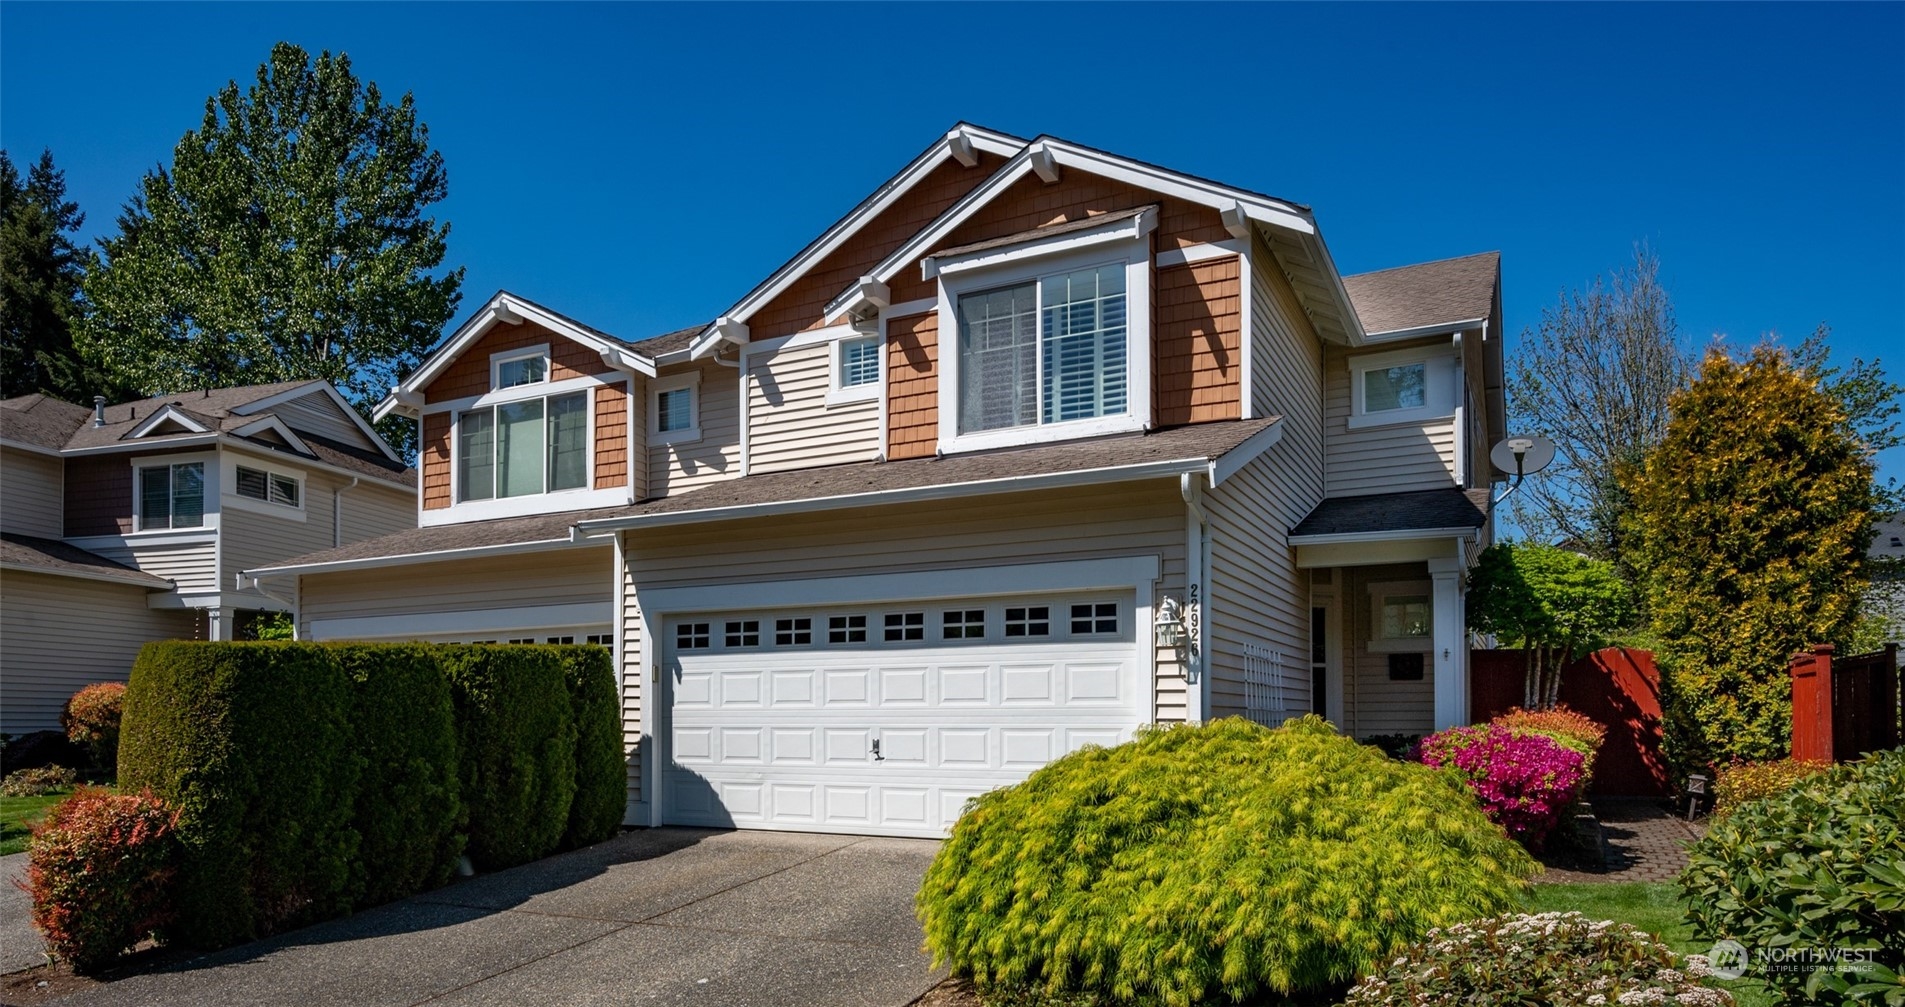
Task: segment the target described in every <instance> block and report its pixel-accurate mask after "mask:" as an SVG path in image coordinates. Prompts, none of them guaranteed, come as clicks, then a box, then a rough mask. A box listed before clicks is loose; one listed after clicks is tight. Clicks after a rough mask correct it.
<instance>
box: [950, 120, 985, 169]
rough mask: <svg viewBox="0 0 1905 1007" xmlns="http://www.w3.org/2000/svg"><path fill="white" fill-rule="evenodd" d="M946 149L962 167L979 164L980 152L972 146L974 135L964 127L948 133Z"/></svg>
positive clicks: (971, 166) (973, 166) (972, 166)
mask: <svg viewBox="0 0 1905 1007" xmlns="http://www.w3.org/2000/svg"><path fill="white" fill-rule="evenodd" d="M946 150H947V151H948V152H949V153H951V154H952V156H953V160H955V161H958V162H959V166H960V167H962V168H975V167H978V165H979V152H978V151H977V150H974V149H973V147H972V137H970V136H967V135H966V131H965V130H964V129H955V130H953V131H952V132H950V133H947V134H946Z"/></svg>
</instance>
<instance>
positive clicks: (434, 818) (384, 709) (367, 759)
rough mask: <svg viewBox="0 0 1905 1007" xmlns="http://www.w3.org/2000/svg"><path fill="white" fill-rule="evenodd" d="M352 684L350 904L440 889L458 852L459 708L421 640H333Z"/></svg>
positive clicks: (333, 648) (460, 847)
mask: <svg viewBox="0 0 1905 1007" xmlns="http://www.w3.org/2000/svg"><path fill="white" fill-rule="evenodd" d="M329 649H330V651H331V653H332V654H333V655H334V656H335V657H336V659H337V661H338V662H339V663H340V664H341V665H342V666H343V668H344V672H345V674H347V675H348V676H349V677H350V680H351V685H352V687H353V696H352V706H351V729H352V738H353V741H354V745H355V748H356V750H357V753H358V754H359V755H360V756H361V757H362V759H363V762H364V774H363V778H362V783H361V785H360V786H359V787H358V788H357V801H356V804H355V812H354V813H353V815H352V817H351V823H352V825H353V827H355V828H356V830H357V833H358V836H359V843H358V851H357V859H356V861H355V863H354V864H353V865H352V872H351V875H352V876H351V891H352V901H353V902H354V903H355V904H356V905H359V906H372V905H378V904H381V903H384V902H389V901H391V900H393V899H400V898H403V897H405V896H407V895H412V894H415V893H416V892H420V891H425V890H427V889H431V888H435V887H438V886H439V885H442V884H443V883H445V882H447V881H448V880H449V879H450V875H451V872H452V871H454V870H455V869H456V858H457V857H458V855H460V854H461V853H462V852H463V834H462V827H463V801H462V796H461V794H460V792H459V789H460V786H461V784H460V783H459V781H458V768H459V763H458V752H457V742H456V710H455V706H454V705H453V703H452V702H451V700H450V682H449V679H448V678H446V677H445V676H444V674H443V669H442V667H441V666H439V664H438V663H437V653H436V649H435V648H433V647H431V646H430V645H428V644H334V645H331V646H330V648H329Z"/></svg>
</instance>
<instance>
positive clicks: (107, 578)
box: [0, 561, 178, 591]
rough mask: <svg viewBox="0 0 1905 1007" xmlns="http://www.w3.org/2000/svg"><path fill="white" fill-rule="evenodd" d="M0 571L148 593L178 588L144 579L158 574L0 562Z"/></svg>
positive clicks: (162, 578) (167, 583)
mask: <svg viewBox="0 0 1905 1007" xmlns="http://www.w3.org/2000/svg"><path fill="white" fill-rule="evenodd" d="M0 570H10V571H13V572H15V573H39V574H45V575H46V576H48V577H67V578H71V579H73V580H95V581H99V582H101V583H104V584H123V585H125V586H127V587H142V588H145V589H146V590H148V591H169V590H171V589H172V588H174V587H177V586H178V585H176V584H174V583H173V582H172V581H169V580H165V578H164V577H159V579H160V580H163V581H165V583H163V584H154V583H152V582H151V581H150V580H147V579H145V578H147V577H158V574H150V573H141V572H140V571H138V570H127V571H126V572H125V573H124V574H118V573H114V572H112V571H111V570H99V571H93V570H73V569H68V568H65V567H61V568H58V569H55V568H52V567H44V566H34V565H32V564H31V563H8V562H5V561H0Z"/></svg>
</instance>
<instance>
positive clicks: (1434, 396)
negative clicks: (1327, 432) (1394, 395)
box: [1349, 346, 1456, 430]
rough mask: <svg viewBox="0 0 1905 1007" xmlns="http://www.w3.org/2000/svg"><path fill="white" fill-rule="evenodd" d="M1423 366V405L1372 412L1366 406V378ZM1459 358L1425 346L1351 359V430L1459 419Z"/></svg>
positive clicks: (1447, 349)
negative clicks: (1457, 377)
mask: <svg viewBox="0 0 1905 1007" xmlns="http://www.w3.org/2000/svg"><path fill="white" fill-rule="evenodd" d="M1410 364H1421V365H1423V366H1422V403H1423V404H1422V405H1420V406H1417V407H1415V408H1413V409H1384V410H1381V411H1379V412H1373V413H1372V412H1370V411H1369V408H1368V405H1367V403H1365V402H1364V390H1363V375H1365V374H1367V373H1369V372H1370V371H1378V370H1386V369H1388V368H1391V367H1406V366H1408V365H1410ZM1455 383H1456V368H1455V354H1453V353H1451V352H1450V351H1449V348H1448V347H1446V346H1422V347H1417V348H1415V349H1410V350H1391V351H1389V352H1387V353H1366V354H1363V355H1361V356H1355V357H1351V358H1349V396H1350V411H1349V429H1351V430H1360V429H1362V428H1365V427H1381V426H1391V425H1395V424H1405V423H1422V422H1424V421H1426V420H1440V419H1450V418H1453V417H1454V416H1455Z"/></svg>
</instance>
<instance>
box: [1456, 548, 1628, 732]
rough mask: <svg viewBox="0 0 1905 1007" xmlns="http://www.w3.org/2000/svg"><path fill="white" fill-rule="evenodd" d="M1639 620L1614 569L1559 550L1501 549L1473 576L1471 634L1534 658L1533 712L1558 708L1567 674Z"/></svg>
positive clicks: (1530, 672) (1529, 689)
mask: <svg viewBox="0 0 1905 1007" xmlns="http://www.w3.org/2000/svg"><path fill="white" fill-rule="evenodd" d="M1631 617H1632V606H1631V603H1630V595H1629V592H1628V589H1627V585H1626V584H1624V583H1622V581H1621V578H1620V575H1619V574H1618V573H1616V572H1615V570H1614V565H1613V564H1612V563H1609V562H1606V561H1604V560H1596V559H1590V558H1588V557H1586V556H1582V555H1580V554H1578V553H1573V552H1569V551H1568V550H1566V549H1560V548H1557V547H1555V546H1551V545H1543V544H1541V543H1538V542H1502V543H1498V544H1496V545H1492V546H1489V547H1488V548H1487V549H1484V550H1482V555H1481V556H1480V557H1479V558H1478V559H1477V561H1476V563H1475V569H1474V570H1472V571H1470V573H1469V588H1468V623H1469V628H1470V629H1472V630H1475V631H1476V632H1478V633H1487V634H1489V635H1491V636H1493V637H1495V638H1496V639H1497V640H1499V641H1501V642H1502V643H1505V644H1508V645H1509V646H1512V647H1520V648H1522V649H1524V650H1526V651H1527V652H1528V665H1527V673H1526V677H1525V678H1524V680H1523V684H1522V690H1523V698H1522V706H1523V707H1524V708H1526V709H1530V710H1539V709H1545V708H1547V707H1551V706H1553V705H1555V703H1556V702H1558V701H1559V700H1560V698H1561V670H1562V669H1563V668H1565V667H1567V665H1568V663H1569V662H1570V661H1573V660H1574V659H1575V658H1578V657H1580V656H1581V655H1583V654H1586V653H1588V652H1589V651H1592V650H1595V649H1598V648H1600V647H1602V646H1605V645H1606V643H1607V641H1608V639H1609V638H1610V637H1611V636H1612V635H1613V634H1614V633H1615V632H1617V631H1619V630H1620V629H1621V628H1623V627H1624V626H1626V625H1627V622H1628V620H1629V619H1630V618H1631Z"/></svg>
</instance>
